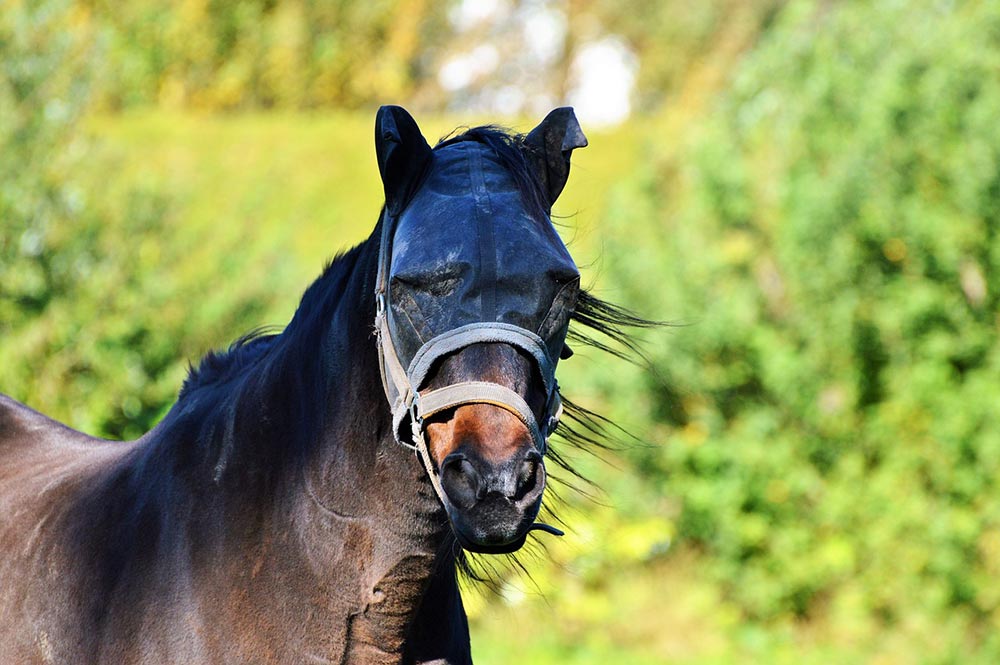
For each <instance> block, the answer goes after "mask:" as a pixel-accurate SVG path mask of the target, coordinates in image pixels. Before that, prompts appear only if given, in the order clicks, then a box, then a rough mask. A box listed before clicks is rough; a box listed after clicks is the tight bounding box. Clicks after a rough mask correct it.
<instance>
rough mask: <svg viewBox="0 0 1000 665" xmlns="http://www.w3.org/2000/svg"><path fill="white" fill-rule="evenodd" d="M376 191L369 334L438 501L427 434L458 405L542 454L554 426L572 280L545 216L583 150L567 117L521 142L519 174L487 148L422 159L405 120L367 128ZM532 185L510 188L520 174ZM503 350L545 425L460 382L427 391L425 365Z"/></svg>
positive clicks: (490, 390)
mask: <svg viewBox="0 0 1000 665" xmlns="http://www.w3.org/2000/svg"><path fill="white" fill-rule="evenodd" d="M375 142H376V149H377V153H378V161H379V168H380V171H381V175H382V181H383V184H384V187H385V196H386V207H385V215H384V217H383V220H382V237H381V248H380V261H379V274H378V281H377V286H376V293H375V297H376V306H377V315H376V320H375V329H376V332H377V336H378V347H379V356H380V359H381V364H382V379H383V387H384V388H385V394H386V397H387V399H388V401H389V405H390V407H391V409H392V414H393V431H394V435H395V437H396V440H397V441H398V442H399V443H401V444H403V445H405V446H407V447H412V448H414V449H416V450H417V451H418V452H419V453H420V456H421V458H422V459H423V462H424V464H425V466H426V468H427V472H428V474H429V475H430V477H431V481H432V483H433V484H434V487H435V490H436V491H437V492H438V494H439V496H440V495H441V488H440V484H439V479H438V478H437V477H436V472H435V469H434V465H433V464H432V463H431V460H430V457H429V454H428V452H427V447H426V445H425V443H424V431H423V430H424V427H423V421H424V419H425V418H428V417H430V416H432V415H434V414H435V413H439V412H441V411H444V410H446V409H450V408H454V407H457V406H459V405H462V404H474V403H486V404H492V405H495V406H498V407H501V408H503V409H506V410H507V411H509V412H511V413H512V414H514V415H515V416H517V417H518V418H519V419H520V420H521V422H523V423H524V425H525V426H526V427H527V429H528V431H529V432H530V433H531V436H532V438H533V440H534V443H535V446H536V447H537V449H538V450H539V452H540V453H542V454H544V453H545V450H546V442H547V439H548V437H549V436H550V435H551V434H552V432H553V430H554V429H555V425H556V423H557V422H558V419H559V416H560V414H561V410H562V409H561V401H560V399H559V392H558V386H557V384H556V378H555V370H556V363H557V362H558V360H559V358H560V356H563V357H565V355H566V354H567V353H568V351H567V350H566V349H565V346H564V343H565V339H566V331H567V326H568V323H569V317H570V315H571V314H572V311H573V307H574V305H575V303H576V298H577V293H578V290H579V280H580V273H579V271H578V270H577V267H576V265H575V264H574V263H573V259H572V258H571V257H570V255H569V252H568V251H567V249H566V247H565V245H564V244H563V242H562V241H561V240H560V238H559V236H558V234H557V233H556V231H555V229H554V228H553V226H552V222H551V220H550V218H549V210H550V208H551V205H552V202H553V201H555V199H556V197H557V196H558V195H559V193H560V192H561V191H562V188H563V186H564V185H565V182H566V177H567V175H568V174H569V159H570V154H571V152H572V151H573V150H574V149H575V148H579V147H583V146H585V145H587V140H586V138H585V137H584V135H583V133H582V131H581V130H580V126H579V124H578V123H577V121H576V117H575V116H574V114H573V111H572V109H568V108H563V109H557V110H555V111H552V112H551V113H550V114H549V115H548V116H547V117H546V118H545V120H544V121H543V122H542V123H541V124H540V125H539V126H538V127H537V128H535V129H534V130H533V131H532V132H531V133H529V134H528V135H527V136H526V137H525V138H524V140H523V143H519V144H518V146H517V149H516V150H511V151H508V152H511V153H514V154H516V155H517V156H519V157H520V158H521V163H520V164H513V165H512V164H510V163H505V162H509V161H510V155H502V154H500V152H499V151H497V150H496V149H494V148H493V147H492V146H491V145H490V144H489V142H485V141H484V142H481V141H478V140H475V139H474V138H468V139H466V138H465V137H460V138H459V140H452V141H445V142H444V143H442V144H441V145H439V146H438V147H437V148H436V149H434V150H432V149H431V148H430V147H429V146H428V145H427V142H426V141H425V140H424V138H423V137H422V136H421V134H420V130H419V128H418V127H417V125H416V123H415V122H414V120H413V118H412V117H411V116H410V115H409V114H408V113H407V112H406V111H405V110H403V109H402V108H399V107H391V106H390V107H383V108H382V109H380V111H379V113H378V117H377V119H376V126H375ZM519 171H520V172H522V173H527V174H530V175H531V177H530V179H528V178H524V177H521V178H518V177H517V173H518V172H519ZM484 342H494V343H504V344H510V345H512V346H514V347H517V348H518V349H521V350H522V351H524V352H525V353H526V354H527V355H528V356H529V357H531V358H533V359H534V362H535V365H536V367H537V370H538V373H539V375H540V376H541V380H542V382H543V384H544V390H545V394H546V395H547V398H546V403H545V407H544V409H543V413H542V414H541V418H538V417H536V415H535V413H533V412H532V410H531V409H530V408H529V407H528V405H527V404H526V403H525V401H524V399H523V398H522V397H521V396H520V395H519V394H517V393H516V392H514V391H512V390H510V389H509V388H507V387H505V386H502V385H499V384H496V383H490V382H483V381H464V382H460V383H455V384H452V385H449V386H445V387H443V388H439V389H437V390H433V391H426V390H424V392H423V394H421V393H420V392H419V391H421V390H423V389H424V388H425V383H426V381H427V379H428V377H429V375H430V374H431V372H432V370H433V368H434V367H435V364H436V363H438V362H439V361H440V360H441V359H442V358H444V357H445V356H447V355H449V354H452V353H456V352H458V351H460V350H461V349H463V348H465V347H467V346H469V345H471V344H477V343H484Z"/></svg>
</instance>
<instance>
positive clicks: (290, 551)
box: [0, 106, 641, 665]
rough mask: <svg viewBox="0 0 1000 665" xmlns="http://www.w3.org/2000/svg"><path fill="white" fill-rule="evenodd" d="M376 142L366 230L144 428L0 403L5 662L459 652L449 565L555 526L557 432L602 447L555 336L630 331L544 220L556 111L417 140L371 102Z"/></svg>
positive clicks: (424, 659)
mask: <svg viewBox="0 0 1000 665" xmlns="http://www.w3.org/2000/svg"><path fill="white" fill-rule="evenodd" d="M375 139H376V140H375V143H376V156H377V158H378V163H379V171H380V175H381V178H382V181H383V188H384V192H385V205H384V207H383V208H382V212H381V214H380V215H379V218H378V221H377V223H376V226H375V228H374V230H373V232H372V234H371V235H370V237H369V238H368V239H367V240H366V241H364V242H362V243H360V244H359V245H357V246H356V247H354V248H353V249H351V250H349V251H346V252H344V253H342V254H340V255H338V256H337V257H335V258H334V260H332V261H331V262H330V263H329V264H328V265H327V266H326V268H325V269H324V270H323V272H322V274H321V276H320V277H319V278H318V279H317V280H316V281H315V282H313V283H312V284H311V285H310V286H309V287H308V289H307V290H306V291H305V293H304V295H303V296H302V298H301V301H300V304H299V306H298V308H297V310H296V311H295V314H294V315H293V317H292V319H291V321H290V322H289V324H288V325H287V326H286V327H285V328H284V330H282V331H281V332H280V333H274V332H264V331H255V332H253V333H250V334H248V335H245V336H244V337H242V338H240V339H238V340H237V341H236V342H234V343H233V344H232V345H231V346H230V347H229V348H228V350H226V351H222V352H210V353H209V354H207V355H206V356H205V357H204V358H203V359H202V360H201V361H200V363H198V365H197V366H191V369H190V371H189V374H188V377H187V379H186V380H185V381H184V383H183V385H182V387H181V389H180V392H179V394H178V398H177V401H176V403H175V404H174V405H173V407H172V408H171V409H170V411H169V412H168V413H167V414H166V416H165V417H164V418H163V419H162V420H161V421H160V422H159V423H158V424H157V425H155V427H154V428H153V429H152V430H150V431H149V432H147V433H146V434H145V435H143V436H142V437H140V438H139V439H137V440H135V441H107V440H101V439H97V438H94V437H91V436H88V435H86V434H84V433H81V432H78V431H75V430H73V429H71V428H69V427H67V426H65V425H63V424H61V423H59V422H56V421H54V420H52V419H50V418H48V417H46V416H44V415H42V414H41V413H38V412H37V411H34V410H32V409H30V408H29V407H27V406H25V405H23V404H20V403H18V402H16V401H15V400H13V399H11V398H9V397H6V396H3V395H0V663H17V664H19V665H20V664H27V663H39V664H40V663H74V664H90V663H94V664H97V663H114V664H116V665H120V664H126V663H298V662H301V663H372V664H375V663H378V664H381V663H470V662H471V651H470V638H469V626H468V622H467V619H466V616H465V612H464V609H463V605H462V599H461V596H460V593H459V586H458V574H459V571H460V570H461V569H462V567H463V565H464V562H465V561H466V558H465V557H466V556H467V554H466V553H467V552H481V553H487V554H491V553H493V554H495V553H504V552H513V551H516V550H517V549H519V548H520V547H521V546H522V545H523V544H524V543H525V540H526V538H527V536H528V535H529V534H530V533H531V532H532V531H534V530H541V531H548V532H550V533H555V534H558V533H560V532H559V530H558V529H556V528H555V527H552V526H548V525H545V524H543V523H541V522H539V521H538V519H537V518H538V514H539V509H540V505H541V502H542V496H543V492H544V490H545V487H546V478H547V476H546V470H545V456H546V453H548V457H549V459H554V460H556V461H557V462H565V460H563V459H562V458H561V456H560V455H559V454H558V453H557V452H556V451H552V450H550V449H549V447H548V444H549V436H550V435H551V434H552V433H553V432H554V431H562V432H563V433H564V435H565V437H567V438H572V437H573V436H576V437H577V438H580V439H582V440H585V441H586V440H590V441H593V440H594V438H595V437H594V436H592V434H593V433H594V432H595V431H596V429H595V428H594V424H595V423H596V422H597V421H595V420H593V419H591V418H590V415H592V414H589V412H587V411H586V410H580V409H579V408H577V407H575V406H574V405H573V404H572V403H571V402H569V401H568V400H564V399H562V398H561V395H560V391H559V389H558V386H557V384H556V380H555V375H554V371H555V365H556V363H557V362H558V360H559V359H560V358H566V357H569V355H570V354H571V351H570V350H569V346H568V345H567V343H566V340H567V336H568V337H569V339H570V341H572V340H574V339H579V340H581V341H583V342H584V343H593V344H595V345H597V346H600V347H603V348H606V347H604V344H603V343H602V342H599V341H595V340H596V338H593V337H589V336H588V335H586V334H583V333H581V332H579V331H577V330H576V324H580V325H583V326H584V327H589V328H591V329H593V330H596V331H599V332H602V333H605V334H607V335H610V336H611V337H612V338H613V339H618V340H619V341H623V342H625V343H627V341H628V340H627V338H626V337H625V336H624V333H622V332H621V330H622V329H623V328H622V327H623V326H628V325H637V324H640V323H641V319H638V318H634V317H631V316H630V315H629V314H628V313H627V312H626V311H625V310H622V309H619V308H616V307H615V306H612V305H610V304H608V303H605V302H603V301H601V300H599V299H598V298H596V297H594V296H592V295H591V294H589V293H588V292H587V291H586V290H583V289H581V288H580V287H579V273H578V272H577V270H576V267H575V265H574V264H573V262H572V260H571V258H570V256H569V254H568V252H567V250H566V248H565V246H564V245H563V244H562V242H561V241H560V240H559V236H558V234H557V233H556V232H555V230H554V229H553V225H552V221H551V216H550V215H551V206H552V203H553V202H554V201H555V199H556V197H558V195H559V193H560V192H561V191H562V189H563V186H564V185H565V183H566V179H567V177H568V174H569V167H570V157H571V154H572V152H573V150H575V149H577V148H580V147H583V146H585V145H586V138H585V137H584V135H583V133H582V131H581V130H580V127H579V124H578V122H577V120H576V117H575V115H574V113H573V111H572V109H569V108H562V109H556V110H555V111H553V112H552V113H550V114H549V115H548V116H546V118H545V119H544V120H543V121H542V122H541V123H540V124H539V125H538V126H537V127H536V128H535V129H533V130H532V131H531V132H530V133H528V134H527V135H520V134H515V133H512V132H509V131H507V130H503V129H500V128H497V127H494V126H484V127H476V128H472V129H468V130H466V131H464V132H462V133H458V134H454V135H453V136H451V137H449V138H446V139H444V140H442V141H441V142H440V143H438V144H437V145H436V146H435V147H434V148H431V147H430V146H429V145H428V144H427V142H426V140H425V139H424V138H423V137H422V135H421V133H420V130H419V127H418V126H417V124H416V122H415V121H414V120H413V118H412V117H411V116H410V115H409V114H408V113H407V112H406V111H405V110H404V109H402V108H400V107H389V106H387V107H382V108H381V109H380V110H379V112H378V114H377V116H376V131H375ZM571 319H572V320H573V322H574V330H573V331H570V330H569V321H570V320H571ZM564 411H565V413H567V414H569V415H571V416H573V417H571V418H570V419H566V418H563V419H561V420H560V416H562V415H563V413H564ZM574 414H575V415H574ZM574 423H575V424H574ZM581 424H582V425H583V426H582V427H581ZM598 424H599V423H598Z"/></svg>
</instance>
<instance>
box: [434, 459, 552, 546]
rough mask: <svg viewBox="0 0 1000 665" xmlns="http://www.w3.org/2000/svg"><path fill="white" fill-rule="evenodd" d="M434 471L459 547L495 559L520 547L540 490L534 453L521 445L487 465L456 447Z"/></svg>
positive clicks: (540, 465)
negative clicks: (439, 474) (511, 453)
mask: <svg viewBox="0 0 1000 665" xmlns="http://www.w3.org/2000/svg"><path fill="white" fill-rule="evenodd" d="M463 448H464V447H463ZM440 472H441V486H442V488H443V489H444V494H445V508H446V509H447V511H448V517H449V518H450V520H451V523H452V527H453V530H454V532H455V536H456V538H457V539H458V542H459V543H460V544H461V545H462V547H464V548H465V549H467V550H470V551H473V552H487V553H491V554H501V553H505V552H513V551H515V550H517V549H519V548H520V547H521V546H522V545H523V544H524V541H525V537H526V536H527V534H528V531H530V530H531V526H532V524H534V522H535V518H536V517H537V516H538V510H539V507H540V506H541V502H542V494H543V492H544V491H545V464H544V462H543V461H542V456H541V454H540V453H539V452H538V451H537V450H535V449H534V448H533V447H530V446H525V447H523V448H521V449H520V450H518V451H517V452H515V453H514V454H513V455H511V456H510V457H509V458H508V459H506V460H504V461H502V462H500V463H492V462H490V461H488V460H486V459H484V458H482V457H481V456H479V455H477V454H476V452H475V451H474V450H471V449H461V448H460V449H459V450H457V451H456V452H453V453H451V454H450V455H448V456H447V457H446V458H445V459H444V460H443V461H442V463H441V469H440Z"/></svg>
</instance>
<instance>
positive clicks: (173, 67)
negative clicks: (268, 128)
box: [77, 0, 450, 109]
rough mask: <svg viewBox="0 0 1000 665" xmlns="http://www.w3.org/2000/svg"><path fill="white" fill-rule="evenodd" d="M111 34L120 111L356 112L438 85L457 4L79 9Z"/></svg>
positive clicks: (203, 0) (110, 86) (113, 104)
mask: <svg viewBox="0 0 1000 665" xmlns="http://www.w3.org/2000/svg"><path fill="white" fill-rule="evenodd" d="M77 4H78V5H79V6H80V7H81V8H86V9H87V10H88V11H89V12H91V13H92V14H93V15H94V16H95V18H96V19H97V20H98V21H99V22H100V24H101V25H102V27H103V31H104V35H105V37H106V39H107V42H108V51H107V57H108V59H109V62H108V63H107V64H108V66H107V67H106V69H105V74H106V76H105V77H104V78H103V80H102V84H103V85H102V88H101V93H102V94H101V101H102V102H103V104H104V105H105V106H107V107H110V108H121V107H124V106H136V105H149V104H161V105H164V106H167V107H172V108H178V107H186V108H197V109H234V108H247V107H263V108H272V107H282V108H313V107H317V106H326V107H331V106H332V107H339V108H343V107H347V108H354V107H357V106H359V105H362V104H369V105H370V104H373V103H377V102H381V101H383V100H386V99H392V100H401V99H407V98H409V97H411V96H412V95H413V94H414V92H415V89H416V84H417V83H418V82H419V81H423V80H425V79H428V78H430V79H433V78H434V75H435V74H436V72H434V71H432V70H431V69H430V68H431V66H432V64H433V62H434V54H435V49H434V45H435V44H437V43H440V42H443V41H444V39H445V37H446V36H447V32H448V30H449V24H448V22H447V21H446V20H445V15H446V10H447V8H448V6H449V5H450V3H447V2H428V1H427V0H372V1H369V2H330V1H327V0H280V1H279V0H239V1H238V2H231V1H229V0H185V1H184V2H173V1H172V0H130V2H127V3H121V2H116V1H114V0H77Z"/></svg>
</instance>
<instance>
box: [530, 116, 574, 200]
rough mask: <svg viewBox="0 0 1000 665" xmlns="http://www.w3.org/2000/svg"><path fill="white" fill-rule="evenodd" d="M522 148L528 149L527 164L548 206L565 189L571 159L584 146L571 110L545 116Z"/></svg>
mask: <svg viewBox="0 0 1000 665" xmlns="http://www.w3.org/2000/svg"><path fill="white" fill-rule="evenodd" d="M524 144H525V146H527V148H528V157H529V160H528V161H529V162H531V163H532V164H534V165H535V170H536V171H537V173H538V176H539V178H541V180H542V183H543V185H544V186H545V191H546V192H547V193H548V197H549V205H550V206H551V205H552V204H553V203H555V201H556V199H557V198H559V194H560V193H561V192H562V190H563V187H565V186H566V178H568V177H569V158H570V155H572V153H573V151H574V150H575V149H577V148H585V147H586V146H587V137H586V136H584V135H583V130H582V129H580V123H579V122H577V120H576V114H575V113H573V109H572V108H571V107H569V106H564V107H562V108H558V109H556V110H554V111H551V112H550V113H549V114H548V115H547V116H545V119H544V120H542V122H541V123H540V124H539V125H538V126H537V127H535V128H534V129H532V130H531V132H529V133H528V135H527V136H526V137H524Z"/></svg>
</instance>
